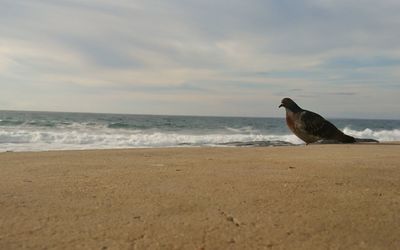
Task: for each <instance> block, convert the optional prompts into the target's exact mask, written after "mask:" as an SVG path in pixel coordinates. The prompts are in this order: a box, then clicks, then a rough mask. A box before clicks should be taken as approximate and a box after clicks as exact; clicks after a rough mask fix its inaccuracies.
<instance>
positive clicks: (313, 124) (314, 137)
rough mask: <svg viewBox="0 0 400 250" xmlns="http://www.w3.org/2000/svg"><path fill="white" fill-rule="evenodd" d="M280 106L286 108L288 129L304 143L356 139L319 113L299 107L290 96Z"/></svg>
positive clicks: (341, 141)
mask: <svg viewBox="0 0 400 250" xmlns="http://www.w3.org/2000/svg"><path fill="white" fill-rule="evenodd" d="M280 107H284V108H285V109H286V124H287V126H288V127H289V129H290V130H291V131H292V132H293V133H294V134H295V135H296V136H297V137H299V138H300V139H301V140H303V141H304V142H305V143H306V144H309V143H314V142H336V143H355V142H356V141H357V140H356V138H354V137H352V136H349V135H346V134H345V133H343V132H342V131H340V130H339V129H338V128H337V127H336V126H335V125H333V124H332V123H330V122H329V121H327V120H325V118H323V117H322V116H320V115H319V114H317V113H314V112H311V111H308V110H304V109H302V108H300V107H299V106H298V105H297V104H296V103H295V102H294V101H293V100H292V99H290V98H284V99H282V102H281V105H279V108H280ZM368 140H369V139H368ZM372 141H375V140H372ZM375 142H376V141H375Z"/></svg>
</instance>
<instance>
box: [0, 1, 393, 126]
mask: <svg viewBox="0 0 400 250" xmlns="http://www.w3.org/2000/svg"><path fill="white" fill-rule="evenodd" d="M399 13H400V1H398V0H381V1H376V0H362V1H360V0H343V1H342V0H335V1H334V0H296V1H293V0H246V1H243V0H168V1H165V0H146V1H135V0H113V1H109V0H0V110H38V111H39V110H40V111H72V112H101V113H129V114H171V115H222V116H257V117H271V116H272V117H282V116H283V115H284V111H283V110H282V109H281V110H279V109H278V105H279V104H280V100H281V99H282V98H284V97H291V98H292V99H293V100H295V101H296V102H297V103H298V104H299V105H300V106H301V107H303V108H304V109H308V110H312V111H315V112H318V113H320V114H321V115H323V116H325V117H343V118H389V119H400V108H399V107H400V29H399V27H400V15H399Z"/></svg>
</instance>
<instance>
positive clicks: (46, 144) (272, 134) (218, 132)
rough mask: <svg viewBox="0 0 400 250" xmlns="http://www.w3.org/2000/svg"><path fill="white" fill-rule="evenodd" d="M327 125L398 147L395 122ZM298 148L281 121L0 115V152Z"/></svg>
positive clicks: (348, 121)
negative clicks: (249, 146) (245, 147)
mask: <svg viewBox="0 0 400 250" xmlns="http://www.w3.org/2000/svg"><path fill="white" fill-rule="evenodd" d="M329 120H330V121H331V122H333V123H334V124H335V125H336V126H337V127H338V128H339V129H341V130H342V131H344V132H345V133H346V134H349V135H352V136H355V137H358V138H371V139H376V140H379V141H400V120H366V119H329ZM302 143H303V142H302V141H301V140H300V139H298V138H297V137H296V136H294V135H293V134H292V133H291V132H290V131H289V130H288V128H287V126H286V124H285V119H284V118H249V117H200V116H159V115H125V114H94V113H60V112H57V113H56V112H25V111H0V152H5V151H46V150H72V149H106V148H107V149H111V148H143V147H146V148H147V147H193V146H233V145H263V146H265V145H267V146H268V145H271V146H279V145H298V144H302Z"/></svg>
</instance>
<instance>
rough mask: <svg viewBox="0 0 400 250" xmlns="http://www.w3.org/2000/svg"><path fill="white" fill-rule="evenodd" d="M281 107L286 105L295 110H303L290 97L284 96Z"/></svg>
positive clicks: (287, 107)
mask: <svg viewBox="0 0 400 250" xmlns="http://www.w3.org/2000/svg"><path fill="white" fill-rule="evenodd" d="M280 107H285V108H286V109H288V110H290V111H293V112H298V111H301V110H302V109H301V108H300V107H299V106H298V105H297V104H296V103H295V102H294V101H293V100H292V99H290V98H287V97H286V98H283V99H282V101H281V105H279V108H280Z"/></svg>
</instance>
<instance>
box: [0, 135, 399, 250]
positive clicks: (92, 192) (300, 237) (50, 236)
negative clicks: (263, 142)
mask: <svg viewBox="0 0 400 250" xmlns="http://www.w3.org/2000/svg"><path fill="white" fill-rule="evenodd" d="M364 145H367V146H364ZM399 146H400V144H399V143H398V142H396V143H395V144H392V143H389V144H381V143H380V144H370V143H368V144H363V146H361V145H360V144H334V145H327V144H322V145H309V146H303V147H280V146H279V147H177V148H133V149H96V150H67V151H41V152H8V153H6V152H4V153H3V154H0V171H1V174H0V190H1V195H0V206H1V208H2V218H1V227H0V248H2V249H15V248H17V249H32V248H33V249H37V248H40V249H42V248H57V249H87V248H89V249H159V248H163V249H226V248H233V249H249V248H250V249H251V248H254V249H260V248H265V249H315V248H317V249H327V248H333V249H336V248H343V249H397V248H398V247H399V246H400V232H399V230H398V228H399V227H400V215H399V214H398V211H399V210H400V199H399V194H400V183H399V181H398V180H399V179H400V155H399V154H398V152H399V149H400V147H399Z"/></svg>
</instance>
